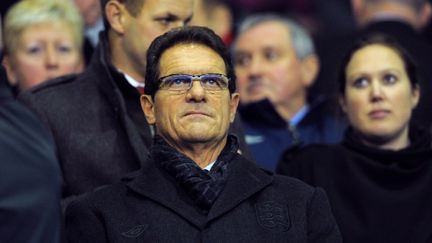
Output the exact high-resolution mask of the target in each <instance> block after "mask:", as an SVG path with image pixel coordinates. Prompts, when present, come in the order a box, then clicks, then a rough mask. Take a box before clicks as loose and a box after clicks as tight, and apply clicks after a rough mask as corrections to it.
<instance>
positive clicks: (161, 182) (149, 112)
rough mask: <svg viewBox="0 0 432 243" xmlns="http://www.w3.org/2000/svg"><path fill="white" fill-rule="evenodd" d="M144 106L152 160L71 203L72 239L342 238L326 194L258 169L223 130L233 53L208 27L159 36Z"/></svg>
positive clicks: (230, 101)
mask: <svg viewBox="0 0 432 243" xmlns="http://www.w3.org/2000/svg"><path fill="white" fill-rule="evenodd" d="M147 63H148V66H147V73H146V87H145V94H146V95H144V96H141V105H142V109H143V111H144V114H145V116H146V119H147V121H148V123H149V124H155V125H156V128H157V135H156V136H155V137H154V140H153V146H152V147H151V150H150V158H149V163H147V164H146V165H145V167H143V168H142V169H141V171H139V172H137V173H135V174H134V175H131V176H130V177H128V178H126V179H125V180H123V181H122V182H120V183H116V184H114V185H111V186H108V187H106V188H103V189H101V190H99V191H96V192H94V193H92V194H90V195H88V196H86V197H84V198H80V199H78V200H77V201H74V202H72V203H71V204H70V205H69V207H68V209H67V210H66V231H67V237H68V239H69V241H70V242H72V243H73V242H137V241H140V242H332V243H333V242H341V238H340V235H339V230H338V228H337V226H336V224H335V222H334V219H333V216H332V214H331V211H330V207H329V205H328V203H327V199H326V195H325V194H324V192H323V191H322V190H321V189H316V188H311V187H309V186H307V185H305V184H303V183H302V182H300V181H298V180H294V179H292V178H289V177H283V176H275V175H273V174H271V173H269V172H266V171H264V170H261V169H259V168H258V167H256V165H254V164H253V163H251V162H250V161H248V160H247V159H245V158H244V157H243V156H242V155H240V154H239V153H238V152H237V151H238V144H237V139H236V138H235V137H234V136H232V135H228V128H229V126H230V123H232V122H233V120H234V118H235V113H236V109H237V105H238V102H239V94H238V93H236V92H235V74H234V70H233V66H232V64H231V59H230V54H229V52H228V50H227V49H226V48H225V46H224V45H223V42H222V40H221V39H220V38H219V37H218V36H217V35H216V34H215V33H214V32H212V31H211V30H209V29H207V28H204V27H185V28H182V29H177V30H173V31H170V32H168V33H166V34H165V35H163V36H161V37H158V38H157V39H156V40H155V41H154V42H153V44H152V45H151V46H150V48H149V53H148V55H147Z"/></svg>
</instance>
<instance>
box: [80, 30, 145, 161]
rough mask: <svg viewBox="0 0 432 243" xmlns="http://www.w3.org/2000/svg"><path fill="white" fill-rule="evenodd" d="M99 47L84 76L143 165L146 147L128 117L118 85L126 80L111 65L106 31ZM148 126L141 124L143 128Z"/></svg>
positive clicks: (102, 34) (100, 37)
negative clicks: (93, 84)
mask: <svg viewBox="0 0 432 243" xmlns="http://www.w3.org/2000/svg"><path fill="white" fill-rule="evenodd" d="M99 40H100V41H99V45H98V46H97V48H96V50H95V53H94V54H93V57H92V60H91V63H90V65H89V67H88V68H87V70H86V71H85V73H86V74H85V75H88V76H89V78H88V79H89V81H90V82H95V84H96V85H97V87H98V89H99V90H100V91H101V93H102V95H103V96H104V97H105V98H106V100H107V101H108V102H109V103H110V105H111V106H112V109H113V110H114V111H115V113H116V115H117V116H118V117H119V119H120V122H121V123H122V124H123V126H124V128H125V131H126V133H127V135H128V138H129V141H130V144H131V146H132V148H133V150H134V152H135V155H136V157H137V159H138V160H139V161H140V164H144V163H145V158H146V156H147V155H148V149H147V146H146V145H145V144H144V141H143V140H142V138H141V137H140V134H139V132H138V129H137V128H136V127H135V125H134V123H133V121H132V120H131V118H130V117H129V115H128V112H127V107H126V102H125V99H124V97H123V94H122V91H121V90H120V88H119V85H118V83H119V82H124V83H126V82H127V81H126V79H125V77H124V76H123V74H121V73H120V72H118V71H117V70H116V68H115V67H114V66H113V65H112V63H111V51H110V48H109V41H108V34H107V31H102V32H101V33H100V36H99ZM146 125H147V126H148V124H143V126H146Z"/></svg>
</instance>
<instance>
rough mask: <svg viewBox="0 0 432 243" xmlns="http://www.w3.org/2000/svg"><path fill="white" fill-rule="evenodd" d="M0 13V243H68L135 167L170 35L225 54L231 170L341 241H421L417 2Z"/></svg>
mask: <svg viewBox="0 0 432 243" xmlns="http://www.w3.org/2000/svg"><path fill="white" fill-rule="evenodd" d="M0 5H1V6H0V7H1V9H0V14H1V28H2V31H1V38H0V52H1V64H2V65H1V83H0V168H1V169H0V175H1V176H0V178H2V180H0V222H3V223H0V242H65V241H67V239H68V238H69V240H70V241H71V242H81V241H80V240H83V239H84V238H82V239H80V238H79V237H76V235H77V234H78V235H79V233H77V232H78V231H77V228H79V229H80V230H83V227H81V228H80V227H78V226H77V225H74V223H75V224H77V223H76V222H77V221H76V216H75V215H74V213H76V211H72V210H68V208H70V205H74V203H75V202H82V201H83V200H88V198H89V195H90V197H91V195H92V193H94V192H95V191H97V190H100V189H101V188H105V187H107V186H109V185H111V184H113V183H116V182H119V181H120V180H124V178H125V176H128V175H130V174H131V173H132V174H134V173H137V171H140V170H142V169H143V168H146V166H147V164H146V163H147V160H148V156H149V155H150V154H152V148H153V147H152V146H153V143H154V142H155V137H157V136H155V135H157V134H159V133H158V128H157V127H156V126H155V125H154V124H151V123H150V122H149V117H148V116H147V114H146V115H144V113H143V110H144V105H143V102H144V101H143V100H141V99H143V98H142V97H144V95H146V94H148V90H150V89H151V87H149V86H148V85H147V79H148V78H153V77H152V76H150V74H149V70H150V71H152V72H155V73H156V74H159V71H160V70H158V69H157V70H156V71H155V70H153V69H151V68H150V67H148V66H149V65H150V64H152V63H149V61H152V56H151V55H147V54H148V53H147V51H148V48H149V47H150V46H151V43H152V42H153V40H154V39H155V38H157V37H158V36H161V35H163V34H164V33H166V32H169V31H170V30H172V29H175V28H181V27H183V26H204V27H207V28H209V29H211V30H212V31H214V33H215V34H216V35H218V36H219V37H220V38H221V40H222V41H223V43H224V44H225V47H226V48H227V49H228V50H229V54H230V55H229V56H230V58H232V63H225V64H226V66H227V67H228V66H229V65H232V67H233V73H232V75H231V76H229V75H228V74H229V73H228V74H227V76H228V82H231V81H234V82H235V84H236V92H238V94H239V97H240V98H239V105H238V109H237V112H236V113H235V115H234V118H233V119H232V121H231V125H230V127H229V132H230V134H233V135H235V136H236V137H237V140H238V143H239V153H240V154H241V155H242V156H244V157H245V158H247V159H248V160H249V161H251V162H253V163H254V164H256V165H257V166H258V167H260V168H262V170H264V171H265V172H266V173H269V174H280V175H284V176H290V177H295V178H297V179H299V180H302V181H304V182H306V183H307V184H309V185H311V186H313V187H319V188H322V189H323V190H324V192H325V193H326V195H327V197H328V200H329V203H330V206H331V210H332V214H333V215H334V218H335V220H336V223H337V224H338V228H339V231H340V234H341V236H342V238H343V239H344V241H345V242H349V243H351V242H432V230H430V227H429V225H430V223H432V207H430V206H429V205H431V204H430V203H432V196H431V195H432V194H430V193H429V188H430V187H432V147H431V146H432V137H431V131H432V129H431V128H432V127H431V126H432V112H431V111H430V109H431V108H432V96H431V95H430V94H431V93H432V68H431V66H430V65H431V63H432V21H430V19H431V17H432V3H431V1H426V0H326V1H322V0H284V1H282V0H265V1H264V0H20V1H18V0H2V3H0ZM168 50H169V49H168ZM185 55H187V53H185ZM185 65H186V64H185ZM152 68H154V67H152ZM154 69H155V68H154ZM151 74H153V75H156V74H154V73H151ZM182 74H186V73H182ZM197 76H200V75H197ZM202 76H203V75H201V76H200V78H201V79H200V82H201V85H203V80H202V79H203V78H202ZM157 78H158V79H157V81H160V82H162V81H163V80H165V79H164V78H166V77H157ZM173 82H175V81H173ZM190 82H191V83H193V81H190ZM191 85H193V84H191ZM159 88H160V87H159ZM188 92H189V91H188ZM206 92H207V91H206ZM152 98H153V99H154V94H153V96H152ZM153 109H154V108H153ZM429 168H431V170H429ZM202 169H204V168H202ZM122 178H123V179H122ZM161 193H163V192H161ZM119 210H121V209H119ZM6 222H7V223H6ZM84 230H85V229H84ZM89 232H90V233H91V230H90V231H89ZM90 233H89V234H90ZM99 233H100V232H99ZM95 234H96V233H95ZM84 235H85V234H84ZM89 242H91V240H90V241H89ZM269 242H272V241H269ZM299 242H300V241H299ZM308 242H309V241H308ZM310 242H312V241H310ZM317 242H319V241H317Z"/></svg>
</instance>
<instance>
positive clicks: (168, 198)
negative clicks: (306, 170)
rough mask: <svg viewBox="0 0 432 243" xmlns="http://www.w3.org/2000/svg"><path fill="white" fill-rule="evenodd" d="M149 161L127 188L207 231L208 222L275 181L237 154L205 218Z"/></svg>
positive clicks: (131, 177) (172, 182) (162, 172)
mask: <svg viewBox="0 0 432 243" xmlns="http://www.w3.org/2000/svg"><path fill="white" fill-rule="evenodd" d="M150 161H151V162H150V163H148V164H147V165H146V166H145V167H143V168H142V170H141V171H140V172H139V173H138V174H134V175H132V176H130V177H129V178H126V180H128V181H127V182H126V185H127V186H128V187H129V188H130V189H131V190H132V191H134V192H136V193H138V194H139V195H142V196H145V197H147V198H149V199H151V200H154V201H156V202H158V203H160V204H162V205H164V206H165V207H167V208H169V209H171V210H173V211H174V212H175V213H176V214H178V215H179V216H181V217H183V218H184V219H186V220H187V221H188V222H190V223H192V224H194V225H195V226H196V227H198V228H200V229H202V228H204V227H205V225H206V223H207V222H208V221H210V220H213V219H216V218H218V217H219V216H221V215H223V214H225V213H226V212H228V211H230V210H232V209H233V208H235V207H236V206H237V205H239V204H241V203H242V202H243V201H245V200H247V199H248V198H250V197H251V196H252V195H254V194H256V193H257V192H259V191H261V190H262V189H263V188H265V187H267V186H268V185H270V184H271V183H272V181H273V176H272V175H269V174H268V173H266V172H264V171H263V170H261V169H259V168H258V167H256V166H255V165H254V164H253V163H252V162H250V161H248V160H246V159H245V158H243V157H242V156H241V155H238V154H237V155H235V156H234V158H233V161H231V166H230V168H229V169H230V172H229V173H230V174H229V177H228V180H227V183H226V185H225V187H224V189H223V191H222V192H221V194H220V195H219V197H218V199H217V200H216V202H215V203H214V204H213V206H212V208H211V209H210V211H209V213H208V215H206V214H204V213H202V212H200V209H199V208H198V207H197V206H195V205H194V203H193V202H192V200H191V199H190V198H189V197H188V196H187V195H186V193H185V192H184V191H183V190H182V188H180V187H179V186H178V185H177V184H176V182H175V181H174V179H173V178H172V177H170V176H169V175H168V174H167V173H166V172H165V171H163V169H161V168H160V167H158V166H157V165H156V163H155V162H154V161H152V160H150Z"/></svg>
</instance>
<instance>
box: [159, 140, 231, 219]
mask: <svg viewBox="0 0 432 243" xmlns="http://www.w3.org/2000/svg"><path fill="white" fill-rule="evenodd" d="M237 150H238V143H237V140H236V137H234V136H230V135H229V136H228V139H227V144H226V146H225V148H224V149H223V150H222V152H221V154H220V155H219V157H218V158H217V160H216V162H215V163H214V165H213V167H212V168H211V170H210V171H207V170H203V169H201V168H200V167H199V166H198V165H197V164H196V163H195V162H194V161H193V160H192V159H190V158H189V157H187V156H186V155H184V154H182V153H180V152H179V151H177V150H176V149H175V148H173V147H171V146H170V145H169V144H168V143H167V142H166V141H165V140H164V139H163V138H162V137H161V136H158V135H156V136H155V137H154V139H153V147H152V150H151V151H152V152H151V156H152V157H153V158H154V160H155V161H156V163H158V164H159V165H160V166H161V167H162V168H163V169H164V170H165V171H166V172H167V173H168V174H169V175H171V176H172V177H173V178H175V180H176V181H177V182H178V183H179V184H180V186H181V187H182V188H183V189H184V190H185V191H186V193H187V194H188V195H189V197H190V198H191V199H192V200H193V201H194V202H195V203H196V205H197V206H198V207H200V208H201V209H204V210H206V211H209V209H210V208H211V206H212V205H213V203H214V202H215V201H216V199H217V197H218V196H219V194H220V192H221V191H222V189H223V188H224V185H225V182H226V179H227V175H228V167H229V163H230V161H231V160H232V159H233V157H234V155H235V154H236V153H237Z"/></svg>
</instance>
